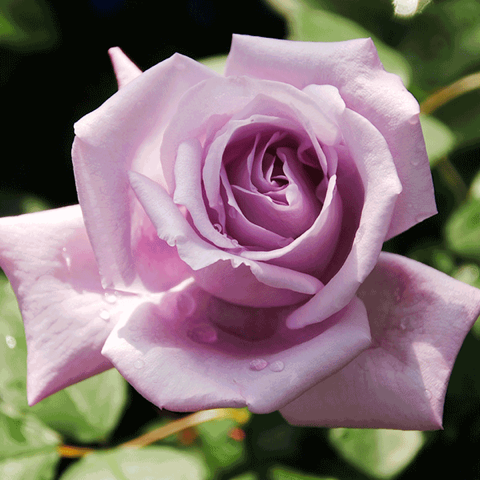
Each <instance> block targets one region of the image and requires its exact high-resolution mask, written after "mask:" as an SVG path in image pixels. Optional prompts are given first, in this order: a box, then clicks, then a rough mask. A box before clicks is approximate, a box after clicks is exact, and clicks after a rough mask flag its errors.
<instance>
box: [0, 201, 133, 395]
mask: <svg viewBox="0 0 480 480" xmlns="http://www.w3.org/2000/svg"><path fill="white" fill-rule="evenodd" d="M0 258H1V262H2V263H1V266H2V268H3V269H4V271H5V273H6V274H7V276H8V278H9V280H10V282H11V284H12V287H13V289H14V291H15V294H16V296H17V299H18V302H19V305H20V310H21V312H22V316H23V321H24V324H25V332H26V337H27V347H28V358H27V369H28V379H27V390H28V401H29V403H30V404H31V405H32V404H34V403H36V402H39V401H40V400H42V399H43V398H44V397H47V396H48V395H50V394H52V393H55V392H56V391H58V390H61V389H62V388H65V387H68V386H69V385H71V384H72V383H76V382H79V381H80V380H83V379H85V378H88V377H90V376H92V375H95V374H97V373H100V372H102V371H104V370H106V369H108V368H111V367H112V365H111V363H110V362H109V361H108V360H107V359H106V358H105V357H103V356H102V355H101V353H100V351H101V348H102V346H103V344H104V342H105V339H106V338H107V336H108V335H109V333H110V331H111V329H112V328H113V326H114V325H115V323H116V322H117V321H118V320H119V319H120V318H122V316H123V315H127V316H128V314H129V312H131V311H132V310H133V309H134V308H135V307H136V306H137V305H138V302H139V299H138V297H137V296H133V295H126V296H116V295H115V294H114V292H113V291H109V292H105V290H103V288H102V286H101V284H100V277H99V275H98V270H97V265H96V263H95V258H94V255H93V251H92V248H91V246H90V243H89V241H88V238H87V233H86V231H85V226H84V224H83V219H82V212H81V210H80V206H79V205H75V206H72V207H66V208H61V209H57V210H50V211H46V212H39V213H33V214H29V215H22V216H19V217H9V218H2V219H0Z"/></svg>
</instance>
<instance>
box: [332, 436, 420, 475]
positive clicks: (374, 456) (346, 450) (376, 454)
mask: <svg viewBox="0 0 480 480" xmlns="http://www.w3.org/2000/svg"><path fill="white" fill-rule="evenodd" d="M329 440H330V443H331V444H332V446H333V447H334V448H335V449H336V450H337V451H338V453H339V454H340V455H341V456H342V457H343V458H344V459H345V460H346V461H347V462H349V463H350V464H351V465H353V466H354V467H356V468H358V470H360V471H362V472H364V473H366V474H367V475H370V476H372V477H374V478H381V479H388V478H392V477H393V476H395V475H396V474H397V473H399V472H400V471H402V470H403V469H404V468H405V467H407V466H408V465H409V464H410V463H411V462H412V461H413V459H414V458H415V456H416V455H417V453H418V452H419V451H420V449H421V448H422V447H423V445H424V442H425V440H424V437H423V434H422V432H416V431H403V430H381V429H379V430H373V429H364V430H362V429H355V428H335V429H331V430H330V432H329Z"/></svg>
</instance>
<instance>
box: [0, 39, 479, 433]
mask: <svg viewBox="0 0 480 480" xmlns="http://www.w3.org/2000/svg"><path fill="white" fill-rule="evenodd" d="M110 54H111V57H112V61H113V64H114V68H115V72H116V74H117V79H118V82H119V86H120V90H119V92H118V93H116V94H115V95H113V96H112V97H111V98H110V99H109V100H107V101H106V102H105V103H104V104H103V105H102V106H101V107H100V108H98V109H97V110H96V111H94V112H92V113H90V114H89V115H87V116H86V117H84V118H83V119H81V120H80V121H79V122H78V123H77V124H76V126H75V132H76V138H75V142H74V145H73V163H74V169H75V178H76V183H77V190H78V196H79V199H80V206H78V205H77V206H72V207H66V208H62V209H58V210H52V211H47V212H41V213H35V214H30V215H24V216H20V217H16V218H4V219H2V220H1V221H0V264H1V266H2V268H3V269H4V270H5V272H6V273H7V275H8V277H9V279H10V281H11V283H12V285H13V288H14V290H15V293H16V295H17V298H18V301H19V304H20V308H21V310H22V315H23V319H24V322H25V330H26V335H27V345H28V397H29V402H30V403H31V404H33V403H36V402H38V401H39V400H41V399H42V398H44V397H46V396H48V395H50V394H52V393H54V392H56V391H57V390H59V389H62V388H64V387H66V386H68V385H70V384H72V383H75V382H78V381H80V380H82V379H84V378H87V377H89V376H91V375H94V374H96V373H99V372H101V371H103V370H105V369H107V368H110V367H112V366H114V367H116V368H117V369H118V370H119V371H120V372H121V373H122V375H123V376H124V377H125V378H126V379H127V380H128V381H129V382H130V383H131V384H132V385H133V386H134V387H135V388H136V389H137V390H138V391H139V392H140V393H141V394H142V395H144V396H145V397H146V398H147V399H149V400H150V401H151V402H153V403H155V404H156V405H158V406H159V407H165V408H168V409H170V410H175V411H192V410H198V409H206V408H214V407H227V406H229V407H242V406H245V405H246V406H248V407H249V409H250V410H251V411H252V412H258V413H266V412H271V411H274V410H278V409H280V411H281V413H282V414H283V415H284V416H285V418H286V419H287V420H288V421H290V422H291V423H295V424H308V425H320V426H353V427H383V428H399V429H425V430H428V429H436V428H441V424H442V410H443V401H444V396H445V390H446V385H447V382H448V378H449V376H450V373H451V370H452V366H453V362H454V360H455V357H456V355H457V353H458V350H459V348H460V345H461V343H462V342H463V339H464V337H465V335H466V333H467V332H468V330H469V328H470V327H471V325H472V323H473V322H474V321H475V319H476V317H477V315H478V313H479V310H480V293H479V291H478V290H477V289H475V288H473V287H470V286H468V285H465V284H463V283H460V282H458V281H456V280H454V279H452V278H450V277H448V276H446V275H444V274H442V273H439V272H437V271H436V270H434V269H431V268H429V267H427V266H425V265H422V264H420V263H417V262H415V261H413V260H410V259H407V258H404V257H401V256H398V255H393V254H387V253H381V248H382V244H383V242H384V241H385V240H387V239H389V238H391V237H393V236H395V235H397V234H399V233H401V232H403V231H405V230H407V229H408V228H410V227H411V226H413V225H415V224H416V223H418V222H420V221H422V220H424V219H425V218H427V217H429V216H431V215H433V214H434V213H435V212H436V209H435V203H434V196H433V187H432V181H431V176H430V170H429V164H428V159H427V155H426V152H425V145H424V141H423V136H422V132H421V128H420V123H419V117H418V114H419V107H418V104H417V102H416V101H415V99H414V98H413V97H412V96H411V95H410V94H409V93H408V92H407V90H406V89H405V88H404V86H403V84H402V82H401V80H400V79H399V78H398V77H397V76H395V75H392V74H390V73H387V72H385V71H384V69H383V67H382V65H381V63H380V61H379V59H378V56H377V53H376V50H375V47H374V45H373V43H372V41H371V40H368V39H359V40H352V41H347V42H338V43H304V42H290V41H283V40H272V39H265V38H255V37H247V36H234V39H233V43H232V49H231V52H230V55H229V58H228V61H227V66H226V72H225V76H219V75H217V74H216V73H215V72H213V71H211V70H209V69H208V68H206V67H204V66H202V65H201V64H199V63H197V62H195V61H193V60H191V59H189V58H186V57H183V56H181V55H174V56H173V57H171V58H169V59H167V60H165V61H163V62H161V63H159V64H158V65H156V66H154V67H152V68H151V69H149V70H148V71H146V72H145V73H141V72H140V71H139V70H138V69H137V67H135V65H133V64H132V63H131V62H130V60H128V58H126V57H125V56H124V55H123V53H122V52H121V51H120V50H119V49H112V50H111V51H110Z"/></svg>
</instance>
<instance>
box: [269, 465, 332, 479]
mask: <svg viewBox="0 0 480 480" xmlns="http://www.w3.org/2000/svg"><path fill="white" fill-rule="evenodd" d="M268 473H269V479H270V480H336V479H334V478H333V477H317V476H314V475H306V474H304V473H299V472H294V471H293V470H287V469H285V468H283V467H274V468H272V469H271V470H270V471H269V472H268Z"/></svg>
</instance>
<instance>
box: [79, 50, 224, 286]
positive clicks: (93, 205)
mask: <svg viewBox="0 0 480 480" xmlns="http://www.w3.org/2000/svg"><path fill="white" fill-rule="evenodd" d="M214 75H215V73H214V72H212V71H211V70H209V69H208V68H207V67H204V66H202V65H200V64H199V63H197V62H195V61H193V60H191V59H189V58H187V57H183V56H181V55H174V56H173V57H171V58H169V59H167V60H165V61H163V62H161V63H159V64H158V65H156V66H154V67H152V68H151V69H149V70H147V71H146V72H144V73H143V74H142V75H140V76H139V77H138V78H136V79H135V80H133V81H131V82H130V83H129V84H128V85H126V86H125V87H123V88H122V89H121V90H120V91H119V92H117V93H116V94H115V95H113V96H112V97H111V98H110V99H109V100H107V101H106V102H105V103H104V104H103V105H102V106H101V107H100V108H98V109H97V110H95V111H94V112H92V113H90V114H89V115H87V116H85V117H83V118H82V119H81V120H80V121H79V122H78V123H77V124H76V125H75V132H76V135H77V136H76V138H75V141H74V145H73V151H72V157H73V163H74V171H75V180H76V184H77V191H78V197H79V199H80V203H81V205H82V210H83V215H84V218H85V224H86V227H87V231H88V234H89V238H90V241H91V243H92V246H93V249H94V252H95V257H96V259H97V262H98V265H99V267H100V271H101V275H102V281H103V284H104V286H109V287H110V286H115V287H116V288H121V289H123V290H129V291H134V292H136V291H143V289H144V288H145V287H147V288H149V289H150V290H152V291H162V290H164V288H165V286H166V283H168V282H167V279H166V278H165V277H164V276H162V275H157V274H156V272H155V269H153V268H147V266H146V265H145V264H144V263H139V262H144V261H145V260H146V261H148V259H146V258H145V255H142V254H141V252H140V253H139V252H138V250H139V249H140V250H141V249H143V250H146V249H152V250H154V251H160V250H163V251H162V255H161V257H160V263H161V262H162V260H163V258H165V257H167V258H168V259H169V261H174V258H175V255H174V253H173V252H172V251H169V250H168V247H167V246H162V245H161V243H162V242H161V241H160V240H159V239H158V238H156V236H152V235H150V232H149V231H148V225H149V224H150V222H149V221H148V219H147V218H146V216H145V214H144V212H143V210H142V208H141V207H140V206H139V205H138V202H137V201H136V200H135V198H134V197H133V196H132V194H131V191H130V188H129V183H128V178H127V171H128V170H129V169H130V168H134V169H139V170H141V171H143V172H144V173H145V174H148V175H149V176H151V177H152V178H154V179H155V180H156V181H157V182H160V183H163V174H162V171H161V167H160V165H159V161H158V158H159V151H160V144H161V142H162V134H163V131H164V128H165V125H166V123H167V122H168V121H169V120H170V118H171V116H172V115H173V112H174V111H175V110H176V108H177V104H178V100H179V99H180V97H181V96H182V95H183V94H184V92H185V91H186V90H188V89H189V88H190V87H191V86H192V85H195V84H196V83H198V82H200V81H202V80H205V79H206V78H209V77H212V76H214ZM144 229H145V230H144ZM148 238H151V243H149V244H148V241H147V240H148ZM140 241H141V242H142V245H141V246H139V245H138V242H140ZM152 258H153V256H152ZM155 263H157V260H156V259H155ZM139 270H141V271H142V273H143V275H144V276H143V278H140V274H139ZM178 271H179V272H180V273H179V275H173V278H172V279H171V282H170V284H169V286H172V285H174V284H176V283H178V281H179V280H180V279H181V278H184V269H182V266H181V262H178ZM152 272H153V273H152ZM171 273H174V272H173V271H172V272H171Z"/></svg>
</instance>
